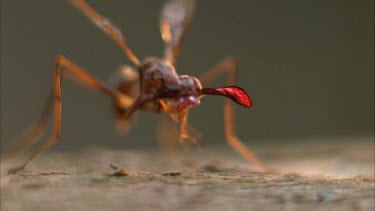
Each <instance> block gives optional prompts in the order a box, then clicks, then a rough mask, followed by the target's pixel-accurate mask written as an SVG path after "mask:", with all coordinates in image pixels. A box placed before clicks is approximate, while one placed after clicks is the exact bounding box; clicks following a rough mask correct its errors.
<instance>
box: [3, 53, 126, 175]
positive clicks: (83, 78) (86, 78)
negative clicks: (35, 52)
mask: <svg viewBox="0 0 375 211" xmlns="http://www.w3.org/2000/svg"><path fill="white" fill-rule="evenodd" d="M61 67H64V68H61ZM63 71H64V72H63ZM65 71H69V73H70V75H71V76H73V77H74V78H75V79H77V80H79V81H80V82H83V83H84V84H86V85H87V86H89V87H91V88H94V89H97V90H100V91H102V92H104V93H106V94H108V95H110V96H111V97H112V98H114V99H115V100H116V101H117V102H122V103H123V104H129V105H130V104H131V103H132V99H130V98H128V97H126V96H124V95H122V94H121V93H119V92H117V91H116V90H113V89H112V88H110V87H108V86H107V85H105V84H104V83H102V82H100V81H98V80H96V79H94V78H93V77H92V76H90V75H89V74H88V73H86V72H85V71H84V70H83V69H81V68H79V67H78V66H76V65H75V64H73V63H72V62H70V61H69V60H68V59H66V58H64V57H61V56H60V57H58V58H57V59H56V63H55V76H54V91H53V93H54V98H52V99H51V100H50V101H49V102H48V104H47V107H46V108H45V109H44V110H43V112H42V114H41V117H40V118H39V120H38V121H37V123H36V129H35V132H33V133H32V134H35V136H36V135H38V136H40V135H41V133H43V132H45V126H46V123H47V119H48V118H47V117H48V113H49V110H51V107H52V106H54V108H55V119H54V132H53V135H52V136H51V137H50V138H49V139H48V141H47V142H46V143H44V144H43V145H42V146H41V147H40V148H39V149H38V150H37V151H36V152H35V153H34V154H33V155H32V156H30V157H29V159H28V160H26V162H25V163H24V164H23V165H21V166H20V167H18V168H13V169H11V170H10V171H9V173H10V174H12V173H16V172H18V171H21V170H23V169H24V168H25V166H26V165H27V164H28V163H30V162H31V161H32V160H34V159H35V158H36V157H37V156H38V155H40V154H41V153H42V152H44V151H45V150H46V149H47V148H48V147H50V146H52V145H53V144H54V143H55V142H56V141H57V139H58V138H59V136H60V123H61V73H62V72H63V73H65ZM30 138H31V140H32V142H35V140H34V139H35V138H36V137H34V136H33V137H30ZM29 140H30V139H29ZM26 142H27V141H26ZM31 144H32V143H31Z"/></svg>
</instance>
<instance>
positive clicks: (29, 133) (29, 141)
mask: <svg viewBox="0 0 375 211" xmlns="http://www.w3.org/2000/svg"><path fill="white" fill-rule="evenodd" d="M52 108H53V95H52V93H51V94H50V96H49V97H48V99H47V102H46V104H45V105H44V107H43V109H42V113H41V114H40V116H39V118H38V119H37V120H36V121H35V123H34V124H32V125H31V126H30V127H29V128H27V129H26V130H25V131H24V132H23V133H22V134H21V135H20V136H18V138H16V139H15V140H14V141H12V143H11V146H10V148H9V150H7V151H6V153H5V155H4V156H3V158H9V157H13V156H15V155H17V154H19V153H20V152H22V151H24V150H26V149H27V148H29V147H31V146H33V145H34V144H35V143H36V141H37V140H38V139H40V138H41V136H42V135H43V132H44V131H45V130H46V127H47V122H48V116H49V114H50V113H51V111H52Z"/></svg>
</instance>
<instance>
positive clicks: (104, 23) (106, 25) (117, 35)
mask: <svg viewBox="0 0 375 211" xmlns="http://www.w3.org/2000/svg"><path fill="white" fill-rule="evenodd" d="M70 2H71V3H72V4H73V5H74V6H75V7H76V8H77V9H78V10H79V11H81V12H82V13H83V14H85V15H86V16H87V17H88V18H89V19H90V20H91V21H92V22H93V23H94V24H95V25H96V26H98V27H99V28H100V29H101V30H103V31H104V32H105V33H107V34H108V35H109V36H110V37H111V38H112V39H113V40H114V41H115V42H116V43H117V44H118V45H119V46H120V47H121V49H122V50H123V51H124V53H125V54H126V55H127V56H128V58H129V59H130V61H131V62H132V63H133V64H134V65H135V66H137V67H139V65H140V64H141V63H140V62H139V60H138V58H137V57H136V56H135V55H134V54H133V52H132V51H131V50H130V48H129V47H128V45H127V44H126V41H125V37H124V35H122V33H121V31H120V30H119V29H118V28H117V27H116V26H114V25H113V24H111V23H110V22H109V21H108V20H107V19H106V18H103V17H102V16H101V15H100V14H98V13H97V12H96V11H95V10H94V9H92V8H91V7H90V6H89V5H88V4H87V3H86V1H85V0H70Z"/></svg>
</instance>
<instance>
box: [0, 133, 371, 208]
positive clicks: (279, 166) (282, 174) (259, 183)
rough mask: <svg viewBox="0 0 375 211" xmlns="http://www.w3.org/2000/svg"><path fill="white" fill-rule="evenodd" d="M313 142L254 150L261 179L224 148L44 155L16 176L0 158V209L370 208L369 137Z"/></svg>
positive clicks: (103, 151)
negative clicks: (263, 166) (263, 167)
mask: <svg viewBox="0 0 375 211" xmlns="http://www.w3.org/2000/svg"><path fill="white" fill-rule="evenodd" d="M320 141H321V142H319V143H317V142H316V141H315V140H307V141H304V142H299V143H300V144H298V145H297V144H293V145H289V146H285V145H281V144H272V146H271V145H264V146H258V147H257V148H254V149H255V150H256V151H257V152H258V154H259V155H260V156H261V157H262V158H263V159H264V161H265V162H266V163H267V164H268V165H269V166H270V167H271V168H273V169H276V172H274V173H268V174H264V173H260V172H259V171H257V169H255V168H254V167H252V166H251V165H249V164H247V163H246V162H244V161H243V160H242V159H241V158H240V157H239V156H238V155H237V154H235V153H234V152H233V151H231V150H230V149H229V148H220V149H203V150H201V151H193V152H192V151H182V152H178V153H177V154H170V153H165V152H160V151H150V150H146V151H142V150H108V149H91V150H85V151H82V152H71V153H68V152H50V153H46V154H43V156H41V157H39V158H38V159H37V160H35V162H33V163H32V164H31V165H30V166H29V167H28V170H27V171H25V172H22V173H20V174H16V175H6V171H7V169H9V168H10V167H12V166H14V165H15V164H16V163H18V162H19V161H20V160H22V159H21V158H18V159H17V160H2V162H1V210H155V209H158V210H172V209H173V210H330V211H331V210H374V203H375V201H374V192H375V191H374V188H375V187H374V151H373V150H374V142H373V138H362V139H358V141H356V142H345V143H342V142H340V140H336V141H324V140H323V141H322V140H320ZM112 163H115V164H117V167H118V169H117V170H114V169H113V168H111V167H110V165H111V164H112ZM122 168H124V169H126V171H121V170H122ZM128 174H129V175H128Z"/></svg>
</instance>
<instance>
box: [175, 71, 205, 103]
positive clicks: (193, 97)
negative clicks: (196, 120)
mask: <svg viewBox="0 0 375 211" xmlns="http://www.w3.org/2000/svg"><path fill="white" fill-rule="evenodd" d="M178 80H179V82H180V87H179V88H180V93H179V95H178V97H177V98H176V99H175V101H176V104H177V105H179V106H183V107H185V106H186V107H190V106H196V105H199V104H200V99H199V98H200V95H201V90H202V85H201V82H200V81H199V80H198V79H197V78H195V77H192V76H188V75H181V76H179V77H178Z"/></svg>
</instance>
